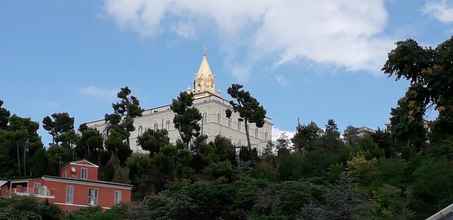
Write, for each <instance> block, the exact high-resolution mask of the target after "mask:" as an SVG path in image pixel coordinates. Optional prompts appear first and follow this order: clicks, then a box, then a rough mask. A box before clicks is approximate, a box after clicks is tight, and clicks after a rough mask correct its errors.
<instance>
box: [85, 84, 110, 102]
mask: <svg viewBox="0 0 453 220" xmlns="http://www.w3.org/2000/svg"><path fill="white" fill-rule="evenodd" d="M80 94H82V95H85V96H91V97H95V98H98V99H106V100H113V99H114V98H115V95H116V93H115V90H113V89H104V88H99V87H96V86H87V87H84V88H81V89H80Z"/></svg>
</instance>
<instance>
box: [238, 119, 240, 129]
mask: <svg viewBox="0 0 453 220" xmlns="http://www.w3.org/2000/svg"><path fill="white" fill-rule="evenodd" d="M238 130H241V119H238Z"/></svg>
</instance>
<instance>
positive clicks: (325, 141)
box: [320, 119, 342, 149]
mask: <svg viewBox="0 0 453 220" xmlns="http://www.w3.org/2000/svg"><path fill="white" fill-rule="evenodd" d="M320 141H321V145H322V146H323V147H324V148H327V149H336V148H339V147H340V146H342V141H341V139H340V132H339V131H338V126H337V123H336V122H335V120H333V119H329V120H328V121H327V124H326V127H325V129H324V134H323V135H322V136H321V140H320Z"/></svg>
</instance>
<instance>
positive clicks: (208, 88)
mask: <svg viewBox="0 0 453 220" xmlns="http://www.w3.org/2000/svg"><path fill="white" fill-rule="evenodd" d="M193 86H194V87H193V89H192V92H193V93H194V107H196V108H197V109H198V110H199V111H200V113H201V114H202V116H203V119H202V120H201V121H200V125H201V133H202V134H205V135H207V136H208V141H212V140H214V138H215V136H217V135H221V136H224V137H227V138H229V139H230V140H231V141H232V143H233V144H235V145H238V146H245V145H247V138H246V134H245V127H244V123H243V122H242V121H240V120H239V115H238V114H233V115H232V116H231V118H227V117H226V115H225V110H226V109H231V105H230V104H229V103H228V101H227V100H225V99H224V98H223V97H222V96H221V95H220V94H219V93H218V92H217V91H216V89H215V78H214V74H213V72H212V71H211V68H210V66H209V63H208V59H207V57H206V55H205V56H203V59H202V61H201V65H200V68H199V69H198V72H197V73H196V77H195V80H194V83H193ZM176 92H177V91H176ZM173 117H174V114H173V112H172V111H171V109H170V105H164V106H160V107H156V108H151V109H147V110H145V111H144V112H143V114H142V116H141V117H138V118H135V121H134V125H135V128H136V129H135V131H134V132H133V133H132V134H131V138H130V140H131V148H132V150H133V151H134V152H140V151H142V150H141V148H140V146H138V145H137V137H138V136H139V135H141V134H142V133H143V132H144V131H145V130H146V129H166V130H167V131H168V135H169V138H170V141H171V142H172V143H175V142H176V140H178V139H180V136H179V132H178V130H177V129H176V128H175V127H174V124H173ZM87 125H88V126H89V127H94V128H97V129H98V130H99V131H100V132H104V128H105V121H104V120H98V121H93V122H88V123H87ZM249 134H250V142H251V145H252V148H257V150H258V153H261V152H262V150H263V149H264V147H265V146H266V143H267V142H268V141H270V140H271V138H272V122H271V120H270V118H266V119H265V123H264V126H263V127H262V128H258V127H256V126H255V125H254V124H249Z"/></svg>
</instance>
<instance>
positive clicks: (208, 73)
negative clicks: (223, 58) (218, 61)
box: [196, 54, 214, 78]
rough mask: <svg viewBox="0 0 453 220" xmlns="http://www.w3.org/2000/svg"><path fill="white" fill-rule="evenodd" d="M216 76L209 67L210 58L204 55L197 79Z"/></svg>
mask: <svg viewBox="0 0 453 220" xmlns="http://www.w3.org/2000/svg"><path fill="white" fill-rule="evenodd" d="M213 76H214V74H213V73H212V70H211V67H210V66H209V62H208V57H207V56H206V54H205V55H203V58H202V60H201V64H200V67H199V68H198V72H197V76H196V77H197V78H201V77H213Z"/></svg>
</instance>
